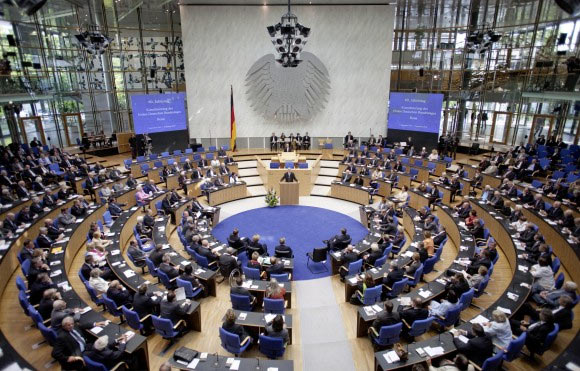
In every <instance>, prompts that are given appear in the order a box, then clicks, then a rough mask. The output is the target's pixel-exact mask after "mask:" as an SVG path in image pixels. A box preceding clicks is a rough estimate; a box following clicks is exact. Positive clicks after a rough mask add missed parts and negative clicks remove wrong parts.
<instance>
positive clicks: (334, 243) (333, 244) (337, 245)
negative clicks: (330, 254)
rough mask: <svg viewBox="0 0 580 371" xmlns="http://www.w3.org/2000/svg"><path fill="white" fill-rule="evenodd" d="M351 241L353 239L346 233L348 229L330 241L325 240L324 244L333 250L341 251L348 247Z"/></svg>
mask: <svg viewBox="0 0 580 371" xmlns="http://www.w3.org/2000/svg"><path fill="white" fill-rule="evenodd" d="M350 241H351V237H350V235H349V234H348V233H346V228H342V229H341V230H340V234H337V235H336V236H334V237H332V238H331V239H330V240H324V241H322V243H324V244H326V246H328V248H329V249H331V250H341V249H344V248H345V247H346V245H348V244H349V243H350Z"/></svg>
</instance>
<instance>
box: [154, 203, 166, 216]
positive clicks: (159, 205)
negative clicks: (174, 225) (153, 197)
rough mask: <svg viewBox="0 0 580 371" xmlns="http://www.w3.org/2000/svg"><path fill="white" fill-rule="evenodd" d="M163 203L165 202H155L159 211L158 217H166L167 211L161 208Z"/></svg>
mask: <svg viewBox="0 0 580 371" xmlns="http://www.w3.org/2000/svg"><path fill="white" fill-rule="evenodd" d="M162 203H163V201H157V202H155V209H156V210H157V214H158V215H165V211H164V210H163V209H162V208H161V204H162Z"/></svg>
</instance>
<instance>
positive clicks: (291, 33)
mask: <svg viewBox="0 0 580 371" xmlns="http://www.w3.org/2000/svg"><path fill="white" fill-rule="evenodd" d="M266 30H267V31H268V34H269V35H270V37H271V41H272V44H273V45H274V48H275V50H276V52H277V56H276V61H277V62H278V63H280V64H281V65H282V67H296V66H297V65H298V64H299V63H300V62H301V60H300V52H301V51H302V48H303V47H304V44H306V41H307V39H308V36H309V35H310V28H308V27H304V26H303V25H301V24H300V23H298V17H296V16H295V15H294V14H292V12H291V9H290V3H288V12H287V13H286V14H284V15H283V16H282V19H281V21H280V23H277V24H276V25H273V26H268V27H266Z"/></svg>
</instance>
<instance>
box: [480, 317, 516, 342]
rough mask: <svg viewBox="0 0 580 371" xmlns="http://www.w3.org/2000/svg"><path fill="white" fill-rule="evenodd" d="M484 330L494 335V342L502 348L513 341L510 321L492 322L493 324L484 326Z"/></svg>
mask: <svg viewBox="0 0 580 371" xmlns="http://www.w3.org/2000/svg"><path fill="white" fill-rule="evenodd" d="M483 330H484V331H485V333H486V334H488V335H490V336H491V337H492V341H493V343H494V344H497V345H499V346H500V347H502V348H506V347H507V346H508V345H509V343H510V341H512V328H511V327H510V322H509V321H507V320H506V321H505V322H503V323H502V322H495V321H492V322H491V326H490V327H487V326H483Z"/></svg>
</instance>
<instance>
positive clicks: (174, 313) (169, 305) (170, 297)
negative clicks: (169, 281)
mask: <svg viewBox="0 0 580 371" xmlns="http://www.w3.org/2000/svg"><path fill="white" fill-rule="evenodd" d="M190 304H191V302H190V301H189V300H185V301H184V302H183V303H181V304H179V303H177V302H176V301H175V292H173V291H169V292H168V293H167V300H163V301H162V302H161V305H160V306H159V315H160V316H161V317H162V318H166V319H169V320H171V322H172V323H173V325H174V326H175V325H176V324H177V322H179V320H181V319H183V316H184V315H185V314H186V313H187V311H188V310H189V305H190Z"/></svg>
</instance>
